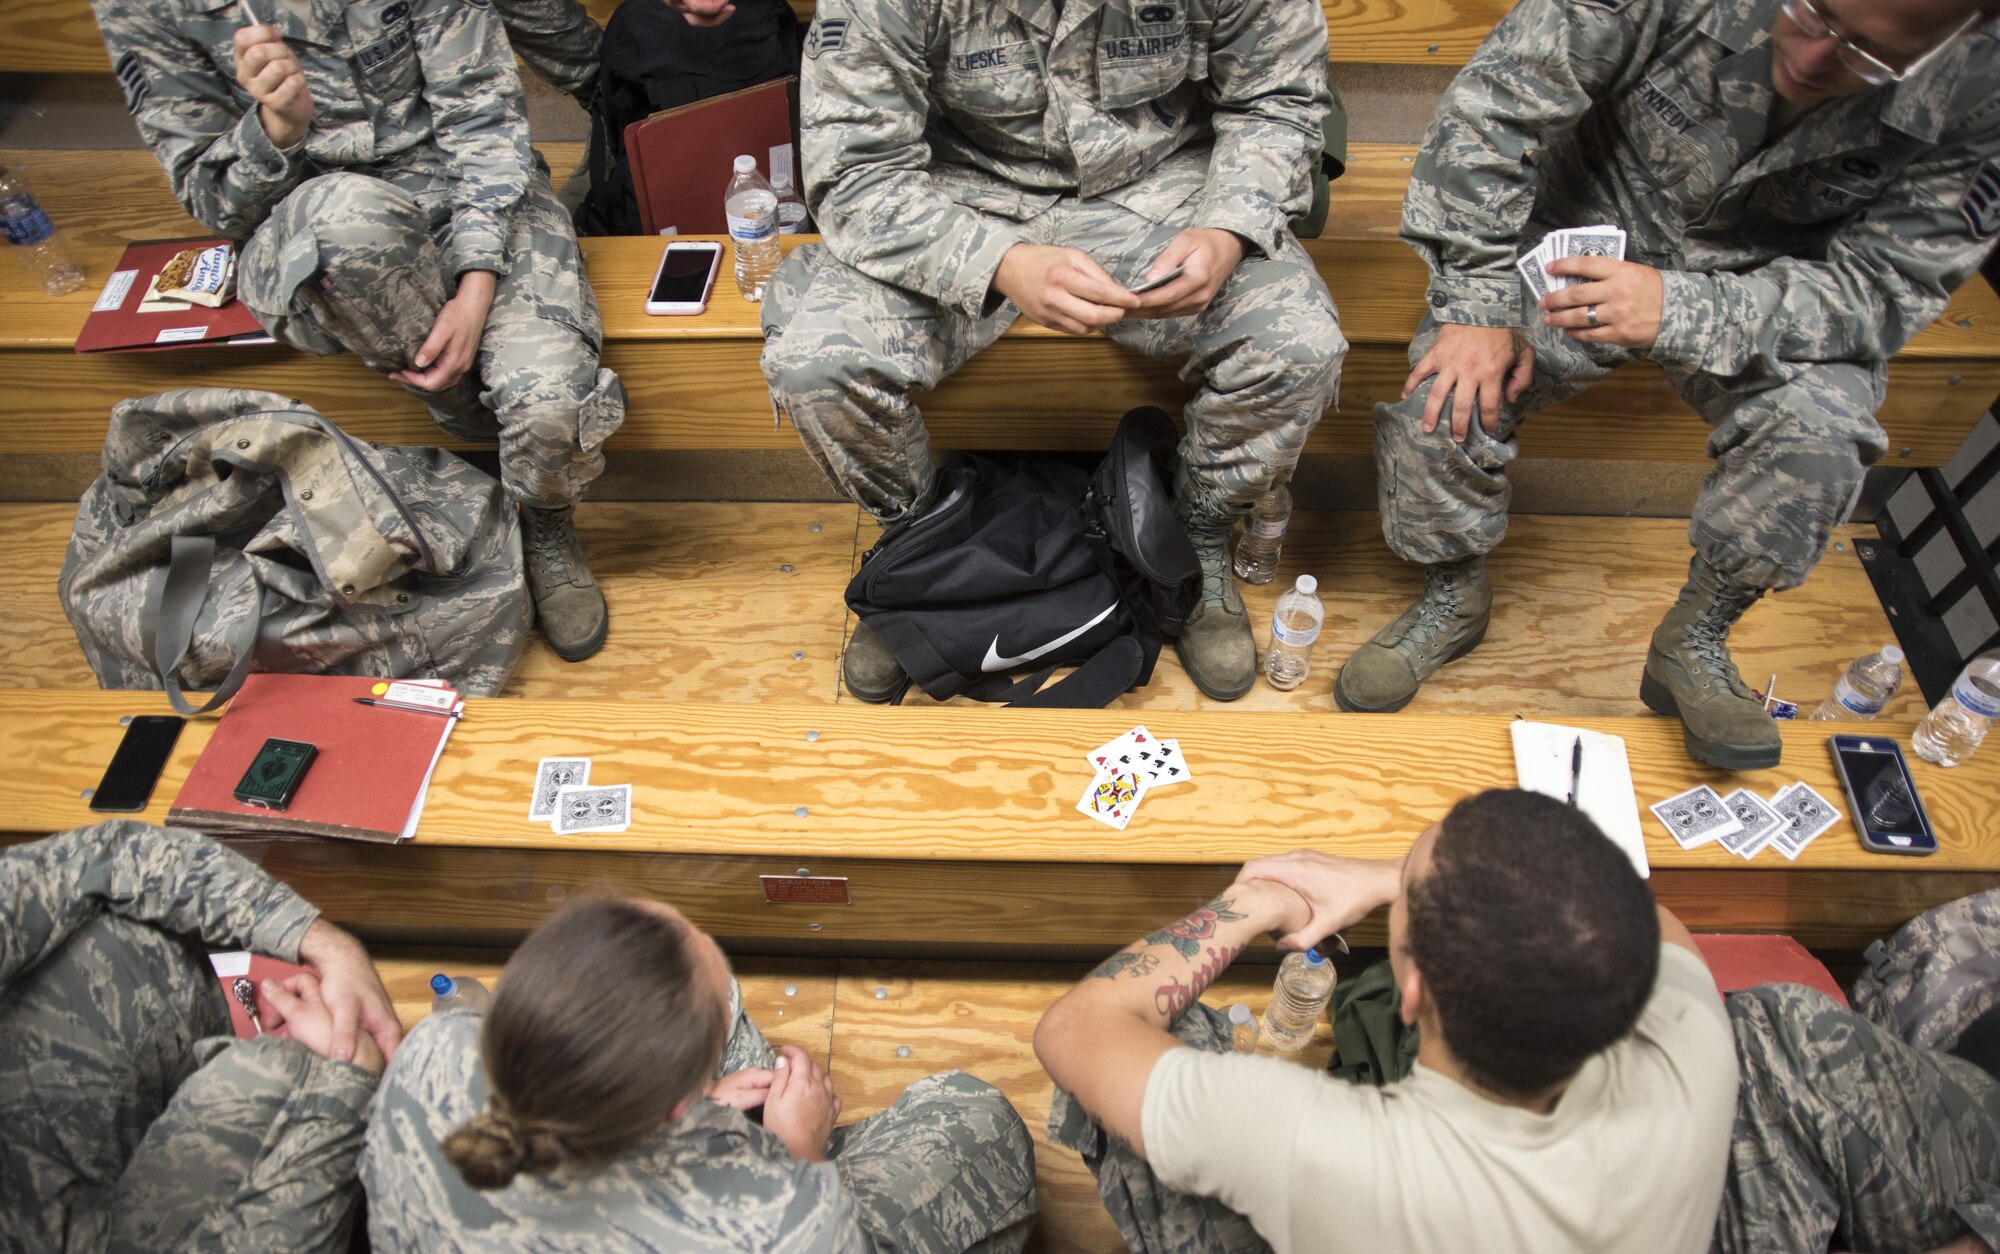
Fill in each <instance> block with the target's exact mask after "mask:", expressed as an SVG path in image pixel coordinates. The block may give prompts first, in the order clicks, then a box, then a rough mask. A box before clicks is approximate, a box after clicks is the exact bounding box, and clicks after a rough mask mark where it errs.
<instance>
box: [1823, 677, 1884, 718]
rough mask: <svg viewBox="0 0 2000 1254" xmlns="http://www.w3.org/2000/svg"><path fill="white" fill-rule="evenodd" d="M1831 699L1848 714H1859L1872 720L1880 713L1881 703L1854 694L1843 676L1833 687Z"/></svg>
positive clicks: (1856, 693)
mask: <svg viewBox="0 0 2000 1254" xmlns="http://www.w3.org/2000/svg"><path fill="white" fill-rule="evenodd" d="M1833 699H1834V700H1835V701H1838V702H1839V703H1840V707H1841V708H1842V709H1844V710H1846V711H1847V712H1848V713H1850V714H1861V715H1865V716H1867V717H1869V718H1873V717H1874V716H1875V715H1877V714H1880V713H1881V712H1882V703H1881V702H1880V701H1874V700H1870V699H1869V698H1867V697H1864V696H1862V695H1861V694H1860V693H1858V692H1856V691H1855V690H1854V685H1853V684H1850V683H1848V682H1847V676H1845V675H1842V676H1841V677H1840V682H1839V683H1837V684H1835V685H1834V686H1833Z"/></svg>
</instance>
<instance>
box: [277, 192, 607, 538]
mask: <svg viewBox="0 0 2000 1254" xmlns="http://www.w3.org/2000/svg"><path fill="white" fill-rule="evenodd" d="M505 225H506V265H507V268H506V269H505V270H503V271H502V272H501V274H500V278H499V282H498V284H497V286H496V288H495V291H494V295H493V307H492V309H491V310H490V311H489V312H488V313H487V315H486V330H485V333H484V334H483V335H482V336H481V338H480V341H479V355H478V360H477V362H476V364H475V368H474V369H473V370H472V371H471V372H469V373H468V374H467V375H466V377H465V378H464V379H462V380H461V381H459V382H458V383H457V384H455V385H453V386H452V387H450V388H447V389H445V390H444V391H442V392H426V391H423V390H421V389H418V388H410V389H409V392H410V395H412V396H414V397H416V398H417V399H418V400H419V401H421V402H423V403H424V404H425V405H426V406H427V407H428V408H429V409H430V411H431V416H432V417H433V418H435V419H436V420H437V422H438V424H439V425H440V426H442V427H443V428H444V429H445V430H447V431H449V432H451V433H452V434H453V435H455V436H458V437H460V438H461V439H468V440H480V441H492V440H497V441H499V444H500V478H501V481H502V482H503V483H504V484H505V485H506V486H507V492H508V495H509V496H511V497H513V498H514V499H516V500H518V501H521V502H522V503H524V504H527V505H533V506H538V507H541V508H546V509H554V508H558V507H560V506H563V505H568V504H572V503H574V502H575V501H576V500H578V499H579V498H580V497H581V496H582V495H583V490H584V487H585V486H586V485H587V484H589V483H590V481H591V480H593V479H595V478H596V477H597V476H598V475H599V474H600V473H602V472H603V470H604V453H603V445H604V441H605V440H606V439H607V438H609V437H610V435H611V433H612V432H614V431H616V430H617V429H618V427H619V424H621V423H622V422H624V420H625V388H624V385H623V384H621V383H620V382H619V381H618V376H616V375H614V374H613V373H611V372H610V371H609V370H605V369H601V368H600V367H599V366H598V364H597V361H598V355H599V352H600V351H601V349H602V348H603V343H604V331H603V325H602V323H601V321H600V320H599V316H598V312H597V298H596V296H595V295H594V294H593V293H592V291H591V288H590V283H589V281H588V280H587V279H585V277H584V274H583V256H582V253H581V252H580V251H578V249H577V244H576V232H575V228H574V227H573V226H571V225H570V220H569V215H568V214H567V213H566V212H565V211H564V210H563V207H562V205H561V204H559V203H558V202H557V200H556V198H555V193H554V192H552V191H550V190H549V183H548V177H547V176H546V175H544V174H543V173H542V172H541V171H540V170H539V169H537V170H535V171H534V174H533V177H532V178H531V180H530V182H529V185H528V189H527V192H526V194H525V195H524V196H523V198H522V199H521V201H520V202H519V203H518V204H517V205H516V206H515V207H514V209H513V210H512V212H511V213H510V214H509V215H508V217H507V220H506V224H505ZM456 229H457V227H456V225H455V223H454V221H453V219H452V218H450V217H449V216H446V215H443V214H441V213H437V212H431V213H429V214H427V213H426V212H425V210H424V209H423V207H422V205H421V203H420V201H419V200H418V198H417V197H414V196H412V195H410V194H409V193H408V192H406V191H404V190H402V189H401V188H399V187H397V186H396V185H395V184H393V183H390V182H387V181H385V180H382V179H378V178H370V177H368V176H367V175H364V174H349V173H334V174H324V175H321V176H319V177H318V178H314V179H311V180H308V181H307V182H305V183H304V184H302V185H300V186H299V187H298V188H297V189H296V190H295V191H293V192H292V193H291V194H290V195H288V196H286V197H285V199H284V200H283V201H282V202H281V203H280V204H279V205H278V206H277V208H276V209H275V210H274V211H273V212H272V213H271V215H270V216H269V217H268V218H267V219H265V221H264V224H263V225H262V226H261V227H259V228H258V229H257V233H256V234H255V235H253V236H252V237H251V239H250V242H249V244H248V245H246V246H245V247H244V250H243V261H242V273H241V278H240V280H239V282H240V287H241V291H242V296H243V301H244V303H245V304H247V305H249V306H250V309H251V311H252V312H254V313H255V314H256V315H257V318H258V320H259V321H260V322H262V323H263V324H264V326H265V327H266V328H267V329H268V330H269V331H270V332H271V334H273V335H275V336H277V337H278V338H279V339H280V340H283V341H284V342H285V343H287V344H290V345H292V346H293V347H295V348H301V349H304V350H305V351H307V352H311V353H320V354H330V353H337V352H340V351H341V350H342V349H349V350H352V351H353V352H354V353H355V354H356V355H357V356H359V357H360V358H361V359H362V361H364V362H366V363H367V365H368V367H369V369H371V370H377V371H381V372H383V373H385V374H386V373H389V372H391V371H396V370H403V369H407V368H408V367H409V366H410V365H411V364H412V363H411V358H412V357H413V355H414V354H415V353H416V350H417V348H418V347H419V346H420V345H422V344H423V342H424V337H425V336H427V335H429V334H430V330H431V325H432V323H433V322H435V321H436V319H437V312H438V309H439V308H440V307H441V306H442V305H443V304H444V302H445V299H446V297H447V296H448V295H449V294H450V292H449V290H448V289H449V287H450V286H451V284H452V282H453V280H452V279H451V277H450V274H451V272H450V269H449V266H450V260H451V254H452V251H453V249H452V244H451V238H452V235H453V232H454V231H455V230H456ZM482 268H483V267H482Z"/></svg>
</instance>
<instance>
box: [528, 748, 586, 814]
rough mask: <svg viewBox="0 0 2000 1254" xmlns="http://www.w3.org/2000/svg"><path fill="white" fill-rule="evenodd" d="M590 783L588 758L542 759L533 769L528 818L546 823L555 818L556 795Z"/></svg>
mask: <svg viewBox="0 0 2000 1254" xmlns="http://www.w3.org/2000/svg"><path fill="white" fill-rule="evenodd" d="M589 782H590V759H589V758H543V759H542V761H541V764H540V765H539V766H537V767H536V768H535V796H534V799H533V800H532V801H530V802H529V803H528V817H529V818H531V819H539V820H541V821H542V822H544V823H546V822H548V821H549V820H550V819H552V818H554V817H555V816H556V794H557V793H559V792H561V791H562V790H563V789H565V788H569V787H573V786H577V785H582V784H588V783H589Z"/></svg>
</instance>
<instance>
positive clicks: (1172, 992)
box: [1153, 945, 1243, 1023]
mask: <svg viewBox="0 0 2000 1254" xmlns="http://www.w3.org/2000/svg"><path fill="white" fill-rule="evenodd" d="M1242 952H1243V946H1241V945H1238V946H1236V947H1235V948H1233V949H1228V950H1219V949H1216V948H1214V947H1212V946H1211V947H1210V948H1209V951H1208V961H1207V962H1204V963H1203V964H1201V965H1200V966H1199V967H1196V968H1195V970H1194V974H1193V975H1192V976H1191V977H1190V978H1189V979H1188V982H1187V983H1185V984H1183V983H1181V981H1180V977H1178V976H1168V977H1167V982H1166V983H1165V984H1162V985H1160V986H1159V987H1158V988H1156V989H1154V990H1153V1008H1154V1009H1155V1010H1157V1011H1159V1012H1160V1013H1161V1014H1163V1015H1165V1016H1166V1017H1167V1021H1168V1022H1170V1023H1171V1022H1172V1021H1173V1020H1175V1019H1178V1018H1180V1017H1181V1016H1182V1015H1183V1014H1186V1013H1187V1009H1188V1007H1190V1006H1192V1005H1194V1004H1195V1002H1196V1001H1198V1000H1200V998H1201V995H1202V993H1203V992H1204V991H1206V990H1207V988H1208V986H1209V985H1210V984H1213V983H1214V982H1215V977H1216V976H1218V975H1221V974H1222V971H1223V968H1225V967H1227V966H1228V965H1229V964H1230V963H1232V962H1234V961H1235V960H1236V955H1238V954H1240V953H1242ZM1188 956H1189V957H1193V955H1192V954H1190V955H1188Z"/></svg>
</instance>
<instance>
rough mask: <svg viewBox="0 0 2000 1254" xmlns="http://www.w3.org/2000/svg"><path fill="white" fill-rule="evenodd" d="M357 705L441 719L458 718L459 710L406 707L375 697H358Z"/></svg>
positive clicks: (355, 701) (419, 706)
mask: <svg viewBox="0 0 2000 1254" xmlns="http://www.w3.org/2000/svg"><path fill="white" fill-rule="evenodd" d="M354 704H356V705H372V706H374V707H375V708H376V709H378V710H408V711H409V712H410V713H412V714H435V715H437V716H438V717H439V718H457V717H458V711H457V710H432V709H427V708H425V707H424V706H421V705H404V704H403V703H402V702H400V701H377V700H376V699H375V698H373V697H356V698H354Z"/></svg>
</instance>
